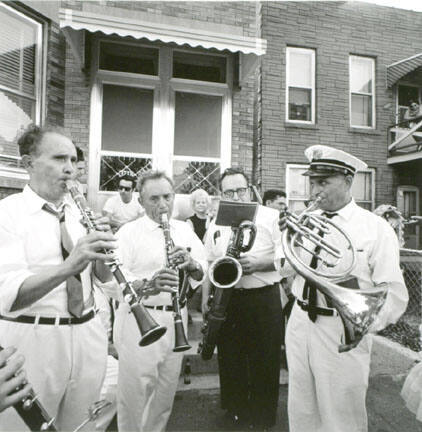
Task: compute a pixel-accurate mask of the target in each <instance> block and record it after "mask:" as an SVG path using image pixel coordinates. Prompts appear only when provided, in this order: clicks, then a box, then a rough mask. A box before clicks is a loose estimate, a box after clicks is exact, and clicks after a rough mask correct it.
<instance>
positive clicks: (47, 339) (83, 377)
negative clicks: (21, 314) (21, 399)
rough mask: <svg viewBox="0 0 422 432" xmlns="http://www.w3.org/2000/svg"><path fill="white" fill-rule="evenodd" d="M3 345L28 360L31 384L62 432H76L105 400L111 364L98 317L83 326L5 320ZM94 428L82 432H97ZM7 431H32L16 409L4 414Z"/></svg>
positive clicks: (1, 423) (1, 426)
mask: <svg viewBox="0 0 422 432" xmlns="http://www.w3.org/2000/svg"><path fill="white" fill-rule="evenodd" d="M0 335H1V336H0V342H1V345H2V346H4V347H6V346H9V345H14V346H15V347H17V349H18V353H20V354H23V355H24V357H25V359H26V361H25V364H24V368H25V370H26V373H27V378H28V381H29V382H30V383H31V385H32V387H33V389H34V391H35V392H36V394H37V395H38V397H39V400H40V402H41V404H42V405H43V406H44V408H45V409H46V411H47V412H48V413H49V415H50V416H51V417H56V426H57V429H58V430H61V431H72V430H73V429H75V428H76V427H77V426H78V425H79V424H81V423H82V421H83V420H84V419H86V418H87V416H88V408H89V407H90V406H91V405H92V404H93V403H94V402H96V401H97V400H98V399H99V396H100V390H101V385H102V382H103V379H104V373H105V367H106V359H107V334H106V331H105V329H104V326H103V324H102V323H101V320H100V318H99V317H98V316H96V317H94V318H93V319H91V320H90V321H88V322H86V323H83V324H77V325H72V326H69V325H61V326H54V325H38V326H35V325H32V324H19V323H14V322H9V321H2V320H0ZM92 429H93V425H92V424H88V425H86V427H84V428H83V429H82V430H92ZM0 430H1V431H24V430H28V428H27V426H26V425H25V423H24V422H23V420H22V419H21V418H20V417H19V416H18V414H17V413H16V411H15V410H14V409H8V410H5V411H4V412H3V413H1V414H0Z"/></svg>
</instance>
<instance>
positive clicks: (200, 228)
mask: <svg viewBox="0 0 422 432" xmlns="http://www.w3.org/2000/svg"><path fill="white" fill-rule="evenodd" d="M189 200H190V206H191V208H192V210H193V216H191V217H189V218H187V219H186V222H187V223H188V224H189V225H190V226H191V227H192V229H193V230H194V232H195V234H196V235H197V236H198V237H199V240H201V241H204V236H205V233H206V231H207V228H208V224H209V217H208V210H209V208H210V204H211V199H210V196H209V195H208V193H207V192H206V191H204V190H203V189H196V190H195V191H193V192H192V193H191V194H190V197H189Z"/></svg>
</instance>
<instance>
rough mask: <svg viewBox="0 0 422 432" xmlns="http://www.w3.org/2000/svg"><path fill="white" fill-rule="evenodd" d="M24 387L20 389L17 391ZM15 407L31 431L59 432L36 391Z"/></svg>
mask: <svg viewBox="0 0 422 432" xmlns="http://www.w3.org/2000/svg"><path fill="white" fill-rule="evenodd" d="M2 350H3V347H2V346H0V351H2ZM22 387H23V386H20V387H18V388H17V389H16V391H19V390H21V389H22ZM13 407H14V408H15V410H16V411H17V413H18V414H19V415H20V417H21V418H22V420H23V421H24V422H25V424H26V425H27V426H28V428H29V429H30V430H31V431H57V429H56V426H55V424H54V420H55V419H54V417H50V416H49V415H48V413H47V411H46V409H45V408H44V407H43V406H42V405H41V402H40V401H39V400H38V396H37V395H36V394H35V392H34V390H32V389H31V390H29V393H28V395H27V396H25V398H24V399H22V400H21V401H19V402H18V403H17V404H15V405H14V406H13Z"/></svg>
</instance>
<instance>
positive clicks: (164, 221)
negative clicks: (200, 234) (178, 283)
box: [160, 213, 191, 352]
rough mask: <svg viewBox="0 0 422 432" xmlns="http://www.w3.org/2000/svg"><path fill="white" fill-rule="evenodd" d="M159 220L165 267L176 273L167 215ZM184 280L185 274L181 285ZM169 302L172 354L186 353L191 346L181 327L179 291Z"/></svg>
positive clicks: (176, 265) (163, 214) (176, 268)
mask: <svg viewBox="0 0 422 432" xmlns="http://www.w3.org/2000/svg"><path fill="white" fill-rule="evenodd" d="M160 219H161V226H162V228H163V234H164V240H165V251H166V266H167V267H168V268H171V269H174V270H176V271H177V270H178V269H179V267H178V263H177V262H172V261H171V260H170V258H169V257H170V252H171V251H172V249H173V248H174V242H173V239H172V238H171V236H170V225H169V220H168V216H167V213H161V215H160ZM186 279H187V275H186V274H185V275H184V282H183V285H184V284H185V283H187V280H186ZM171 300H172V304H173V312H174V335H175V338H174V348H173V351H174V352H182V351H186V350H188V349H190V348H191V346H190V345H189V343H188V340H187V338H186V333H185V329H184V326H183V321H182V312H181V309H180V294H179V290H177V291H176V292H173V293H172V294H171Z"/></svg>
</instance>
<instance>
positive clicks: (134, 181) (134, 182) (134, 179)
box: [118, 174, 136, 189]
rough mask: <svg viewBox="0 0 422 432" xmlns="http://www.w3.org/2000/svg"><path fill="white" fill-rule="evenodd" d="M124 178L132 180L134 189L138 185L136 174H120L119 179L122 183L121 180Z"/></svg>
mask: <svg viewBox="0 0 422 432" xmlns="http://www.w3.org/2000/svg"><path fill="white" fill-rule="evenodd" d="M122 180H125V181H129V182H131V183H132V189H134V188H135V187H136V177H135V176H132V175H129V174H125V175H122V176H119V179H118V181H119V184H120V182H121V181H122Z"/></svg>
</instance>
